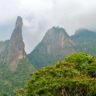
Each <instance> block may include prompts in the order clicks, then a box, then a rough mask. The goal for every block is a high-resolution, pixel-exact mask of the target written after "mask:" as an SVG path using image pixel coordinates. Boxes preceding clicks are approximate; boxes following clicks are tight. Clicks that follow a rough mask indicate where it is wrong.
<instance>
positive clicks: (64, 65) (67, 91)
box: [15, 52, 96, 96]
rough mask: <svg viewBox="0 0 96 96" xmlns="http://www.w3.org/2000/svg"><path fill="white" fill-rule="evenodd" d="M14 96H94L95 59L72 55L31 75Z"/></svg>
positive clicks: (95, 79) (95, 80) (95, 95)
mask: <svg viewBox="0 0 96 96" xmlns="http://www.w3.org/2000/svg"><path fill="white" fill-rule="evenodd" d="M15 95H16V96H96V58H95V57H94V56H90V55H87V54H85V53H81V52H80V53H72V54H70V55H68V56H66V57H65V58H64V59H63V60H61V61H57V62H56V64H53V65H51V66H48V67H45V68H42V69H40V70H38V71H36V72H35V73H32V74H31V76H30V79H29V80H28V81H27V84H26V86H25V88H24V89H23V88H20V89H17V90H16V94H15Z"/></svg>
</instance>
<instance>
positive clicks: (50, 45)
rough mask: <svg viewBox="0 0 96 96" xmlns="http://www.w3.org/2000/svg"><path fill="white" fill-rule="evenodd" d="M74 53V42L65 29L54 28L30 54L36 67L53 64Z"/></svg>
mask: <svg viewBox="0 0 96 96" xmlns="http://www.w3.org/2000/svg"><path fill="white" fill-rule="evenodd" d="M73 51H74V42H73V41H72V40H71V38H70V36H69V35H68V34H67V33H66V31H65V30H64V28H60V27H52V28H51V29H49V30H48V31H47V32H46V34H45V36H44V38H43V40H42V41H41V42H40V43H39V44H38V46H37V47H36V48H35V49H34V50H33V51H32V53H31V54H29V59H30V61H31V62H32V64H34V66H35V67H37V68H38V67H42V66H45V65H48V64H53V63H54V62H56V61H57V60H59V59H60V58H64V56H66V55H67V54H69V53H71V52H73Z"/></svg>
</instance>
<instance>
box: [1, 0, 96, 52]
mask: <svg viewBox="0 0 96 96" xmlns="http://www.w3.org/2000/svg"><path fill="white" fill-rule="evenodd" d="M17 16H21V17H22V18H23V23H24V26H23V38H24V42H25V46H26V47H25V50H26V52H27V53H30V52H31V51H32V50H33V49H34V48H35V47H36V45H37V44H38V43H39V42H40V41H41V40H42V38H43V36H44V35H45V33H46V31H47V30H48V29H49V28H51V27H53V26H60V27H63V28H64V29H65V30H66V32H67V33H68V34H69V35H72V34H74V33H75V31H76V30H78V29H80V28H87V29H89V30H93V31H95V30H96V0H0V40H3V41H4V40H7V39H9V38H10V36H11V33H12V32H13V29H14V26H15V22H16V18H17Z"/></svg>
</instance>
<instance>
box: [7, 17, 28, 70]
mask: <svg viewBox="0 0 96 96" xmlns="http://www.w3.org/2000/svg"><path fill="white" fill-rule="evenodd" d="M22 25H23V22H22V18H21V17H20V16H18V18H17V20H16V25H15V29H14V31H13V33H12V35H11V38H10V40H9V45H8V50H7V51H8V52H7V56H6V59H7V60H6V63H7V65H8V67H9V69H10V70H15V69H16V67H17V64H18V63H19V61H20V60H22V59H24V58H25V57H26V53H25V45H24V42H23V38H22Z"/></svg>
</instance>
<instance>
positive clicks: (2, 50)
mask: <svg viewBox="0 0 96 96" xmlns="http://www.w3.org/2000/svg"><path fill="white" fill-rule="evenodd" d="M22 26H23V21H22V18H21V17H20V16H18V17H17V20H16V24H15V29H14V31H13V33H12V35H11V38H10V40H7V41H0V96H14V91H15V89H16V88H20V87H24V82H25V81H26V80H27V79H28V78H29V74H30V73H32V72H34V71H35V68H34V66H33V65H32V64H31V63H30V61H29V60H28V58H27V55H26V52H25V44H24V42H23V37H22Z"/></svg>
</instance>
